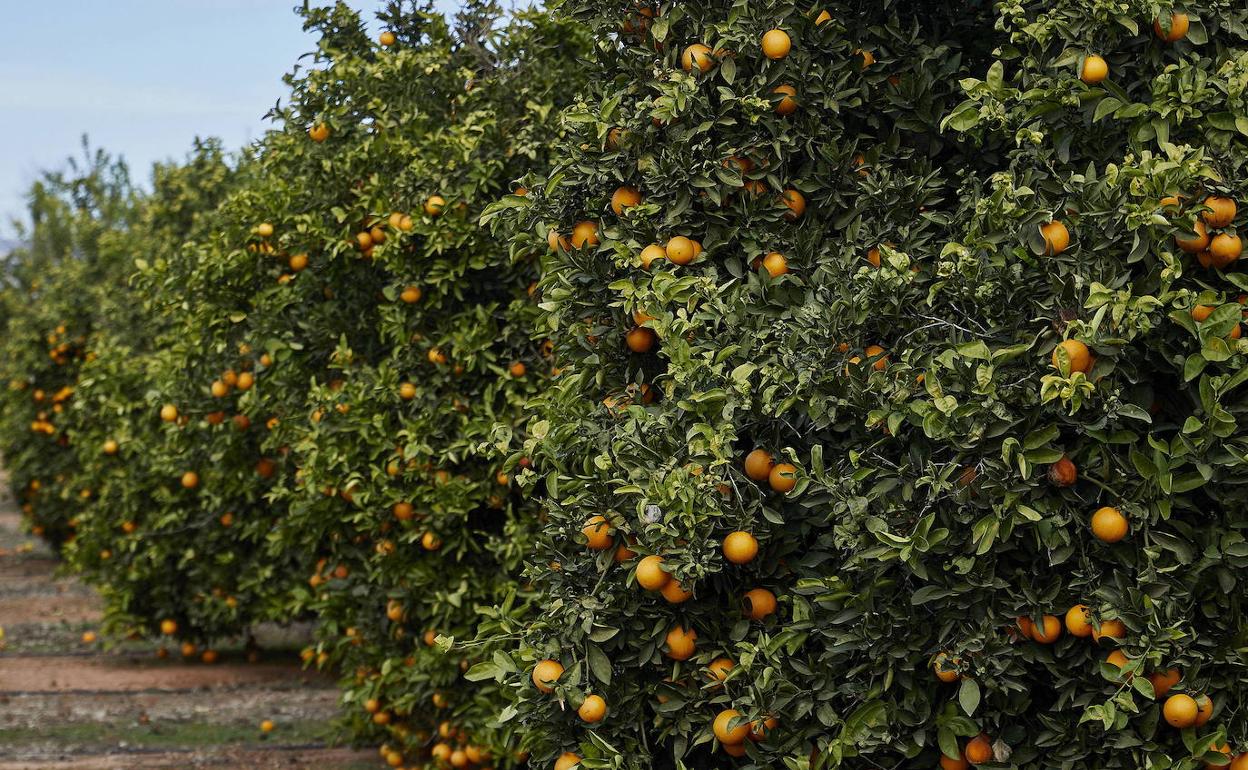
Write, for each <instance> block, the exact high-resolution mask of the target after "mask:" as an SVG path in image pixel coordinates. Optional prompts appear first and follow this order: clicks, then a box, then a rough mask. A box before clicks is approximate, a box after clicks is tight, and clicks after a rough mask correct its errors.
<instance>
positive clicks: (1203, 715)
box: [1196, 695, 1213, 727]
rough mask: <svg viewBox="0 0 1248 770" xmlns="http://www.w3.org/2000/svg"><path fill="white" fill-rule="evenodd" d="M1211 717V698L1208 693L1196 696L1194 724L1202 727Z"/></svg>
mask: <svg viewBox="0 0 1248 770" xmlns="http://www.w3.org/2000/svg"><path fill="white" fill-rule="evenodd" d="M1211 718H1213V698H1210V697H1209V696H1208V695H1197V696H1196V726H1197V727H1204V726H1205V724H1206V723H1207V722H1208V721H1209V720H1210V719H1211Z"/></svg>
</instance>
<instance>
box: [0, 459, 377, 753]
mask: <svg viewBox="0 0 1248 770" xmlns="http://www.w3.org/2000/svg"><path fill="white" fill-rule="evenodd" d="M0 484H3V477H2V476H0ZM57 564H58V562H57V560H56V558H55V556H54V555H53V554H51V553H50V552H49V551H48V550H47V549H46V548H44V547H43V546H42V545H41V544H39V543H38V542H36V541H34V540H33V539H32V538H29V537H27V536H24V535H23V534H22V533H21V532H20V519H19V517H18V515H17V514H16V513H14V511H13V505H12V501H11V499H10V498H9V497H8V495H7V494H4V495H3V496H2V497H0V629H3V643H4V647H3V648H0V770H45V768H51V767H56V768H65V769H66V770H156V769H157V768H162V769H163V768H170V769H172V768H180V769H187V768H197V769H211V770H225V769H226V768H230V769H231V770H235V769H239V768H247V769H248V770H251V769H253V768H254V769H255V770H267V769H269V768H272V769H273V770H277V768H281V769H282V770H297V769H298V768H308V769H309V770H311V769H312V768H315V770H364V769H365V768H376V767H378V766H379V764H378V760H377V754H376V752H374V751H354V750H350V749H344V748H332V747H330V743H331V741H332V739H333V737H334V731H333V727H332V720H333V718H334V716H335V714H336V713H337V691H336V689H335V688H334V685H333V682H332V680H331V679H330V678H328V677H325V676H321V675H318V674H315V673H310V672H307V671H304V670H303V669H302V668H300V666H299V663H298V660H297V658H296V656H295V655H294V653H293V649H294V647H296V646H298V644H300V643H301V642H302V639H301V636H302V635H304V634H306V629H264V630H263V632H262V633H260V634H258V637H259V640H260V642H261V644H262V645H265V646H266V649H267V651H266V653H265V656H264V660H263V661H262V662H260V663H256V664H251V663H247V662H246V661H245V660H244V656H243V654H242V652H241V650H231V649H222V653H223V661H222V662H221V663H219V664H217V665H212V666H208V665H204V664H201V663H186V662H183V661H181V660H177V659H176V658H177V656H171V657H170V658H169V659H159V658H157V657H156V655H155V647H153V646H152V645H151V644H148V643H142V642H134V643H127V644H125V645H123V646H122V647H121V648H119V649H117V650H114V651H112V652H108V653H105V652H104V651H102V649H101V648H100V647H99V645H98V644H94V645H88V644H84V643H83V642H82V634H83V632H84V631H88V630H94V629H95V628H96V627H97V626H98V624H99V620H100V602H99V597H98V596H97V595H96V594H95V593H94V592H93V591H92V590H91V589H90V588H88V587H87V586H84V585H82V584H81V583H79V582H77V581H75V580H72V579H65V578H62V577H58V576H57V575H56V574H55V572H56V568H57ZM274 648H281V649H279V650H278V651H274ZM266 719H268V720H272V721H273V722H274V723H275V725H276V729H275V730H274V731H273V732H272V733H270V734H267V735H266V734H264V733H262V732H261V731H260V723H261V721H263V720H266Z"/></svg>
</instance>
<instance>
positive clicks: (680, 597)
mask: <svg viewBox="0 0 1248 770" xmlns="http://www.w3.org/2000/svg"><path fill="white" fill-rule="evenodd" d="M659 594H661V595H662V596H663V598H664V599H666V600H667V601H668V603H669V604H683V603H684V602H687V601H689V600H690V599H692V598H693V591H686V590H685V587H684V586H682V585H681V584H680V581H679V580H669V581H667V583H665V584H664V585H663V587H662V588H660V589H659Z"/></svg>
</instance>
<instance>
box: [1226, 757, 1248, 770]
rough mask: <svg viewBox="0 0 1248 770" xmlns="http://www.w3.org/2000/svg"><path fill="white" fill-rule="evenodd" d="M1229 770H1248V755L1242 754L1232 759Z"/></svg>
mask: <svg viewBox="0 0 1248 770" xmlns="http://www.w3.org/2000/svg"><path fill="white" fill-rule="evenodd" d="M1227 770H1248V753H1245V754H1240V755H1238V756H1237V757H1235V758H1234V759H1232V760H1231V764H1230V765H1228V766H1227Z"/></svg>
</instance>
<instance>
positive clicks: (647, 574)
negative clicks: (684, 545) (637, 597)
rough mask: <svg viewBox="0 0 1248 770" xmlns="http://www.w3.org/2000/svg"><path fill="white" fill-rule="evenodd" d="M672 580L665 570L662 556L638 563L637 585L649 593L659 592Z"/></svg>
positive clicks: (647, 558)
mask: <svg viewBox="0 0 1248 770" xmlns="http://www.w3.org/2000/svg"><path fill="white" fill-rule="evenodd" d="M671 579H672V576H671V574H669V573H668V572H666V571H664V569H663V557H662V556H647V557H645V558H643V559H642V560H641V561H639V562H637V585H639V586H641V587H642V588H644V589H646V590H648V591H658V590H659V589H660V588H662V587H663V586H665V585H667V583H668V581H670V580H671Z"/></svg>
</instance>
